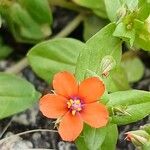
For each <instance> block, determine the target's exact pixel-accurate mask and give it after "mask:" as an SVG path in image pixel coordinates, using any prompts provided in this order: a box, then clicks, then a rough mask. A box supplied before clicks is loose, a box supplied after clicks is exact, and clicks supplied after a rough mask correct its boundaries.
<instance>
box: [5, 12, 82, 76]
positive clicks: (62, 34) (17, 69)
mask: <svg viewBox="0 0 150 150" xmlns="http://www.w3.org/2000/svg"><path fill="white" fill-rule="evenodd" d="M83 18H84V17H83V15H82V14H79V15H78V16H77V17H75V18H74V19H73V20H72V21H71V22H70V23H69V24H68V25H67V26H66V27H65V28H64V29H62V30H61V31H60V32H59V33H58V34H56V35H54V36H52V38H58V37H66V36H68V35H69V34H70V33H71V32H72V31H74V30H75V29H76V27H77V26H78V25H79V24H80V23H81V21H82V20H83ZM28 65H29V64H28V60H27V57H24V58H23V59H21V60H20V61H19V62H18V63H17V64H15V65H13V66H11V67H10V68H8V69H6V71H5V72H6V73H13V74H18V73H19V72H20V71H21V70H23V69H24V68H26V67H27V66H28Z"/></svg>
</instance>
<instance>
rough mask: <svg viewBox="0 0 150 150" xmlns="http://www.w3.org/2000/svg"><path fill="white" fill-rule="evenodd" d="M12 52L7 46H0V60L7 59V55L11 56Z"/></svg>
mask: <svg viewBox="0 0 150 150" xmlns="http://www.w3.org/2000/svg"><path fill="white" fill-rule="evenodd" d="M12 51H13V50H12V48H10V47H9V46H6V45H4V46H1V45H0V59H3V58H5V57H7V56H8V55H9V54H11V52H12Z"/></svg>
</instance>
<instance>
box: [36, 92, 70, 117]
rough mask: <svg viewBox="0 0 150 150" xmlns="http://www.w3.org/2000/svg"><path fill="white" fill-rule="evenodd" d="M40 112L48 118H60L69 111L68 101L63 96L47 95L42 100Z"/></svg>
mask: <svg viewBox="0 0 150 150" xmlns="http://www.w3.org/2000/svg"><path fill="white" fill-rule="evenodd" d="M39 106H40V111H41V112H42V113H43V115H44V116H46V117H48V118H58V117H61V116H62V115H64V114H65V113H66V112H67V111H68V109H67V99H66V98H65V97H63V96H59V95H54V94H47V95H45V96H43V97H42V98H41V99H40V104H39Z"/></svg>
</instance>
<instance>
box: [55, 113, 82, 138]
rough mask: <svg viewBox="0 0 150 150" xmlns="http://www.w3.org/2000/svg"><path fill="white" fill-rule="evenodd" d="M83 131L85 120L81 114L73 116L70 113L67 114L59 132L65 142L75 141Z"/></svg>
mask: <svg viewBox="0 0 150 150" xmlns="http://www.w3.org/2000/svg"><path fill="white" fill-rule="evenodd" d="M82 129H83V120H82V119H81V117H80V114H76V115H75V116H73V115H72V114H71V113H70V112H68V113H66V114H65V115H64V117H63V118H62V121H61V122H60V125H59V128H58V132H59V134H60V136H61V138H62V139H63V140H65V141H74V140H75V139H76V138H77V137H78V136H79V135H80V133H81V131H82Z"/></svg>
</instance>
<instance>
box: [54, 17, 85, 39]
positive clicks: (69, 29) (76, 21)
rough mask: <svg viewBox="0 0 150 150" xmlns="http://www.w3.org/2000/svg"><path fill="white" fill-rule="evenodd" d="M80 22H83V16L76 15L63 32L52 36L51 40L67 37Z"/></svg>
mask: <svg viewBox="0 0 150 150" xmlns="http://www.w3.org/2000/svg"><path fill="white" fill-rule="evenodd" d="M82 20H83V15H78V16H77V17H76V18H75V19H73V20H72V21H71V22H70V23H69V24H68V25H67V26H66V27H65V28H64V29H63V30H61V31H60V32H59V33H58V34H56V35H54V36H53V37H52V38H58V37H66V36H68V35H69V34H70V33H71V32H72V31H74V30H75V29H76V27H77V26H78V25H79V24H80V22H81V21H82Z"/></svg>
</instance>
